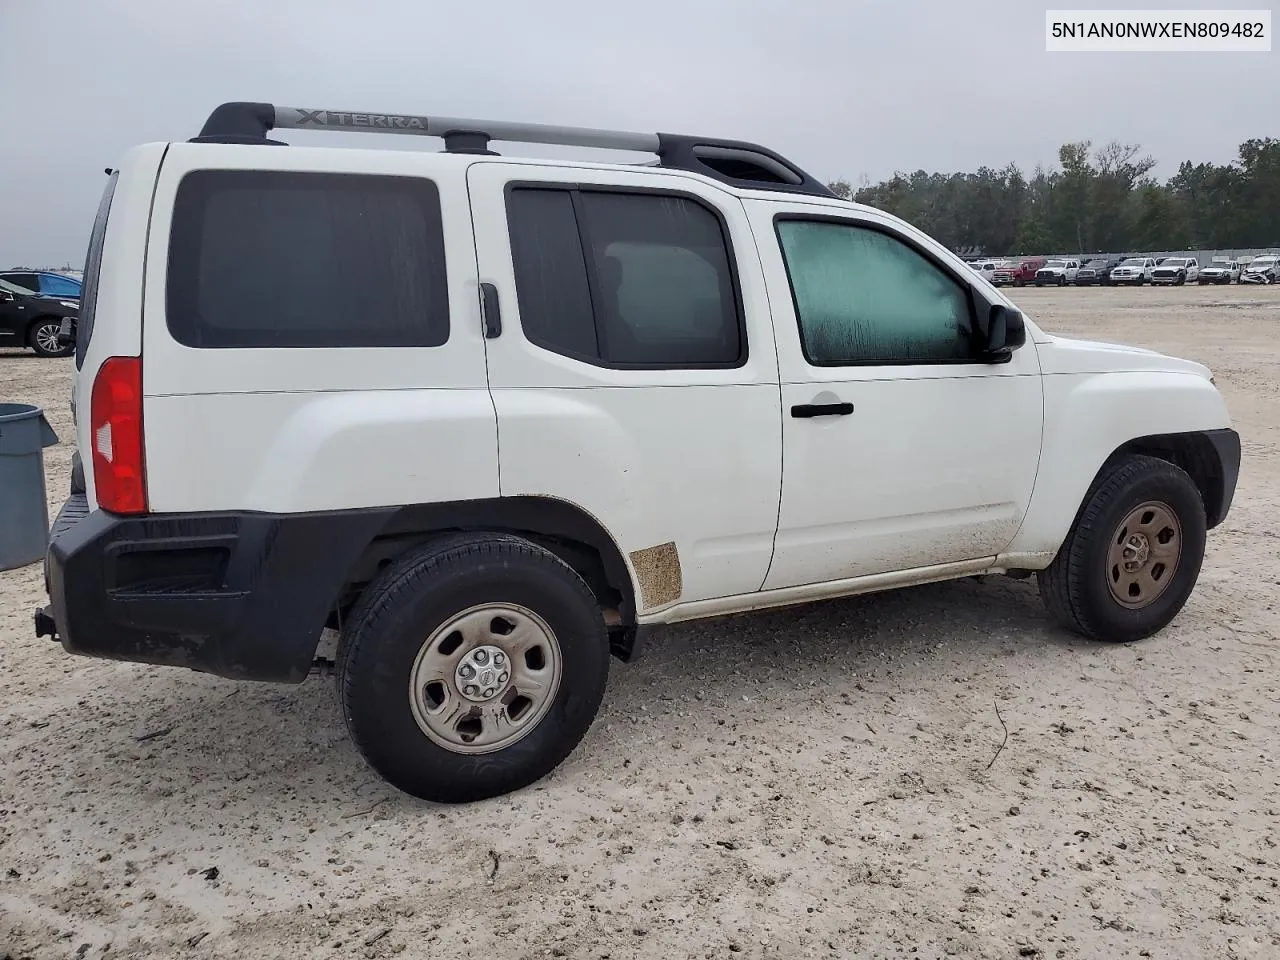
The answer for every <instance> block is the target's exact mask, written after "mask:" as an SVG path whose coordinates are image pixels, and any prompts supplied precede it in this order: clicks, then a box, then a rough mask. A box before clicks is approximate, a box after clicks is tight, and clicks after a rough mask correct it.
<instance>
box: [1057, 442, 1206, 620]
mask: <svg viewBox="0 0 1280 960" xmlns="http://www.w3.org/2000/svg"><path fill="white" fill-rule="evenodd" d="M1205 530H1206V522H1205V512H1204V501H1203V500H1202V499H1201V497H1200V491H1199V490H1198V489H1197V488H1196V485H1195V483H1194V482H1193V481H1192V480H1191V478H1190V477H1189V476H1188V475H1187V474H1186V472H1184V471H1183V470H1181V469H1180V468H1178V467H1176V466H1174V465H1173V464H1171V463H1168V462H1166V461H1164V460H1158V459H1156V458H1155V457H1147V456H1132V457H1126V458H1124V459H1122V460H1118V461H1116V462H1114V463H1112V464H1110V465H1109V466H1107V467H1106V468H1104V470H1103V472H1102V474H1101V475H1100V476H1099V478H1098V479H1097V480H1096V481H1095V482H1094V485H1093V487H1092V489H1091V490H1090V492H1089V494H1088V496H1087V498H1086V500H1085V503H1084V506H1082V507H1081V509H1080V512H1079V514H1078V515H1077V517H1076V521H1075V525H1074V526H1073V527H1072V529H1071V532H1070V533H1069V534H1068V535H1067V539H1066V541H1065V542H1064V543H1063V544H1062V547H1061V549H1060V550H1059V551H1058V555H1057V556H1056V557H1055V558H1054V560H1053V563H1052V564H1050V565H1049V567H1048V568H1046V569H1044V570H1041V571H1040V573H1039V575H1038V579H1039V583H1040V596H1041V598H1042V599H1043V600H1044V602H1045V606H1046V607H1048V609H1049V612H1050V613H1051V614H1052V615H1053V616H1054V617H1055V618H1056V619H1057V620H1059V621H1060V622H1061V623H1062V624H1063V625H1065V626H1066V627H1067V628H1068V629H1071V630H1073V631H1074V632H1076V633H1079V634H1081V635H1082V636H1086V637H1089V638H1091V639H1094V640H1109V641H1115V642H1128V641H1132V640H1141V639H1143V638H1144V637H1149V636H1151V635H1152V634H1154V633H1157V632H1158V631H1160V630H1162V629H1164V627H1165V626H1167V625H1168V624H1169V622H1170V621H1171V620H1173V618H1174V617H1176V616H1177V615H1178V613H1179V611H1181V609H1182V606H1183V604H1185V603H1186V602H1187V598H1188V597H1190V596H1191V591H1192V589H1193V588H1194V587H1195V584H1196V579H1197V578H1198V577H1199V575H1200V565H1201V563H1202V562H1203V560H1204V547H1205Z"/></svg>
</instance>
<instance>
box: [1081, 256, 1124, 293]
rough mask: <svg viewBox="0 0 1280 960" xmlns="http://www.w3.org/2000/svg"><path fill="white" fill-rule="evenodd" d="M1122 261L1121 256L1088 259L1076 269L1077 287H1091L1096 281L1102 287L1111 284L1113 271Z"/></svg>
mask: <svg viewBox="0 0 1280 960" xmlns="http://www.w3.org/2000/svg"><path fill="white" fill-rule="evenodd" d="M1120 262H1121V258H1120V257H1111V258H1110V259H1108V258H1106V257H1098V258H1096V259H1093V260H1089V261H1086V262H1085V263H1083V264H1081V265H1080V269H1079V270H1077V271H1076V279H1075V285H1076V286H1077V287H1089V286H1093V285H1094V284H1095V283H1096V284H1098V285H1099V286H1102V287H1109V286H1111V271H1112V270H1114V269H1115V268H1116V267H1118V266H1120Z"/></svg>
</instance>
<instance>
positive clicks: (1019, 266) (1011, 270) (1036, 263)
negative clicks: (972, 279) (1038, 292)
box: [991, 257, 1045, 287]
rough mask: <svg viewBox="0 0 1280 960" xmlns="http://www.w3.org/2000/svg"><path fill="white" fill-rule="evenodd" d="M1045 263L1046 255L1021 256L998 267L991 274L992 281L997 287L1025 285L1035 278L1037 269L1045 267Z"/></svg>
mask: <svg viewBox="0 0 1280 960" xmlns="http://www.w3.org/2000/svg"><path fill="white" fill-rule="evenodd" d="M1044 264H1045V258H1044V257H1021V258H1019V259H1017V260H1010V261H1008V262H1007V263H1005V264H1004V265H1003V266H1000V267H997V268H996V271H995V273H993V274H992V275H991V283H992V284H993V285H994V286H997V287H1004V286H1014V287H1025V286H1026V285H1027V284H1028V283H1031V281H1033V280H1035V278H1036V271H1037V270H1039V269H1040V268H1041V267H1043V266H1044Z"/></svg>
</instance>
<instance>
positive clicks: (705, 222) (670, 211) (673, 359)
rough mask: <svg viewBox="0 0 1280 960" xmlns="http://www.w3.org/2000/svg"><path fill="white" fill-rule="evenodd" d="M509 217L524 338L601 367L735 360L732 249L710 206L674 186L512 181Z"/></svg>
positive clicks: (737, 329)
mask: <svg viewBox="0 0 1280 960" xmlns="http://www.w3.org/2000/svg"><path fill="white" fill-rule="evenodd" d="M507 217H508V223H509V228H510V235H511V252H512V260H513V266H514V269H515V277H516V294H517V296H518V298H519V302H520V318H521V325H522V326H523V328H524V332H525V336H526V337H528V338H529V340H530V341H531V342H533V343H535V344H537V345H539V346H541V347H545V348H546V349H548V350H553V351H555V352H557V353H562V354H565V355H566V356H571V357H575V358H577V359H580V360H584V361H586V362H588V363H595V364H597V365H601V366H609V367H639V368H663V367H672V368H682V367H684V368H690V367H729V366H737V365H739V364H741V363H742V362H744V361H745V359H746V342H745V337H744V335H743V332H742V310H741V306H740V298H739V295H738V287H737V278H736V275H735V274H734V271H733V266H732V264H733V255H732V252H731V249H730V246H729V242H728V237H727V235H726V231H725V228H724V224H723V223H722V221H721V219H720V217H719V216H718V215H717V214H716V213H715V212H714V211H712V210H711V209H710V208H708V207H706V206H704V205H703V204H701V203H699V202H698V201H696V200H693V199H691V198H689V197H685V196H677V195H673V194H660V193H648V192H645V193H629V192H618V191H610V190H596V189H588V188H550V189H549V188H543V187H517V188H514V189H512V190H511V191H510V192H509V194H508V199H507Z"/></svg>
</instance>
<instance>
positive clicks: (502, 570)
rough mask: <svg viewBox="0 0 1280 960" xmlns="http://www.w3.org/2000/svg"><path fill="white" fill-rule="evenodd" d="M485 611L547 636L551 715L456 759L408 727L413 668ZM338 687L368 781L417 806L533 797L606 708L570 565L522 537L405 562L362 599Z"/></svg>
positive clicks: (592, 613)
mask: <svg viewBox="0 0 1280 960" xmlns="http://www.w3.org/2000/svg"><path fill="white" fill-rule="evenodd" d="M490 603H506V604H516V605H519V606H521V607H523V608H525V609H527V610H529V611H532V612H533V613H534V614H536V615H537V616H538V617H540V618H541V619H542V620H543V621H544V622H545V623H546V625H547V626H548V627H550V629H551V630H552V632H553V634H554V639H555V641H556V642H557V643H558V645H559V652H560V660H561V678H560V681H559V685H558V688H557V689H556V692H555V694H554V696H553V698H552V699H551V704H550V707H549V708H548V710H547V713H546V714H545V715H544V716H543V717H542V719H540V720H537V721H535V723H534V726H532V727H531V728H530V729H529V731H528V732H527V733H525V734H524V736H523V737H521V738H520V739H517V740H516V741H515V742H513V743H510V744H508V745H507V746H505V747H501V748H500V749H497V750H495V751H492V752H489V753H478V754H467V753H460V752H454V751H453V750H450V749H448V748H446V747H444V746H441V745H440V744H438V743H436V742H435V741H433V740H432V739H431V738H430V737H429V736H428V735H427V734H426V733H425V732H424V729H423V728H422V727H421V726H419V724H418V721H417V720H416V719H415V717H414V709H413V707H412V706H411V704H410V695H409V685H410V677H411V675H412V670H413V664H414V662H415V658H416V657H417V656H418V652H419V650H420V649H421V648H422V646H423V644H424V643H425V642H426V640H427V638H428V637H430V636H431V634H432V633H433V632H434V631H436V630H437V629H438V628H440V627H441V626H442V625H444V624H445V623H447V622H448V621H449V620H450V619H451V618H452V617H454V616H455V615H457V614H459V613H461V612H463V611H465V610H469V609H470V608H472V607H475V606H478V605H481V604H490ZM459 652H460V653H461V652H462V650H461V648H460V650H459ZM337 675H338V691H339V699H340V702H341V707H342V715H343V718H344V719H345V720H346V724H347V729H348V731H349V732H350V733H351V737H352V739H353V740H354V741H355V744H356V746H357V748H359V750H360V752H361V754H362V755H363V756H364V758H365V760H366V761H367V762H368V763H369V765H370V766H371V767H373V769H374V770H376V771H377V772H378V773H379V774H380V775H381V776H382V777H384V778H385V779H386V780H387V781H389V782H390V783H391V784H392V785H394V786H396V787H398V788H399V789H401V790H403V791H405V792H406V793H409V794H412V795H413V796H416V797H420V798H422V799H424V800H431V801H435V802H438V803H468V802H471V801H475V800H484V799H488V798H491V797H496V796H500V795H502V794H505V793H510V792H511V791H513V790H518V789H520V788H521V787H525V786H528V785H529V784H531V783H533V782H535V781H537V780H539V779H541V778H542V777H544V776H546V775H547V774H548V773H550V772H551V771H552V770H553V769H555V767H557V766H558V765H559V764H560V763H561V762H562V761H563V760H564V759H565V758H566V757H567V756H568V755H569V754H570V753H571V752H572V751H573V749H574V748H575V747H576V746H577V745H578V743H579V742H580V741H581V740H582V737H583V736H584V735H585V734H586V732H587V730H588V728H589V727H590V726H591V722H592V720H593V719H594V718H595V715H596V712H597V710H598V709H599V707H600V701H601V700H602V699H603V696H604V689H605V683H606V681H607V679H608V675H609V641H608V636H607V633H606V630H605V624H604V618H603V616H602V614H601V612H600V607H599V604H598V602H597V601H596V598H595V596H594V595H593V594H592V593H591V591H590V589H588V587H587V585H586V583H584V582H583V580H582V578H581V577H580V576H578V574H577V573H576V572H575V571H574V570H573V569H572V568H571V567H569V566H568V565H567V564H566V563H564V562H563V561H562V560H560V559H559V558H558V557H556V556H555V555H554V554H552V553H550V552H548V551H547V550H544V549H543V548H542V547H539V546H537V545H535V544H533V543H531V542H529V541H528V540H524V539H522V538H520V537H515V536H510V535H505V534H479V535H474V536H470V535H468V536H465V537H458V538H453V539H450V540H447V541H442V542H439V543H436V544H432V545H428V546H426V547H424V548H422V549H419V550H415V551H412V552H411V553H410V555H408V556H406V557H404V558H402V559H401V560H399V561H397V562H396V563H395V564H393V565H392V566H390V567H388V568H387V570H386V571H384V572H383V573H382V574H380V575H379V576H378V578H377V579H376V580H374V581H373V582H372V583H371V584H370V585H369V586H368V587H367V588H366V589H365V591H364V594H363V595H362V596H361V598H360V601H359V602H358V603H357V605H356V609H355V610H353V611H352V615H351V617H350V620H349V626H348V628H347V630H346V631H345V632H344V635H343V640H342V643H341V645H340V649H339V652H338V664H337Z"/></svg>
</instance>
